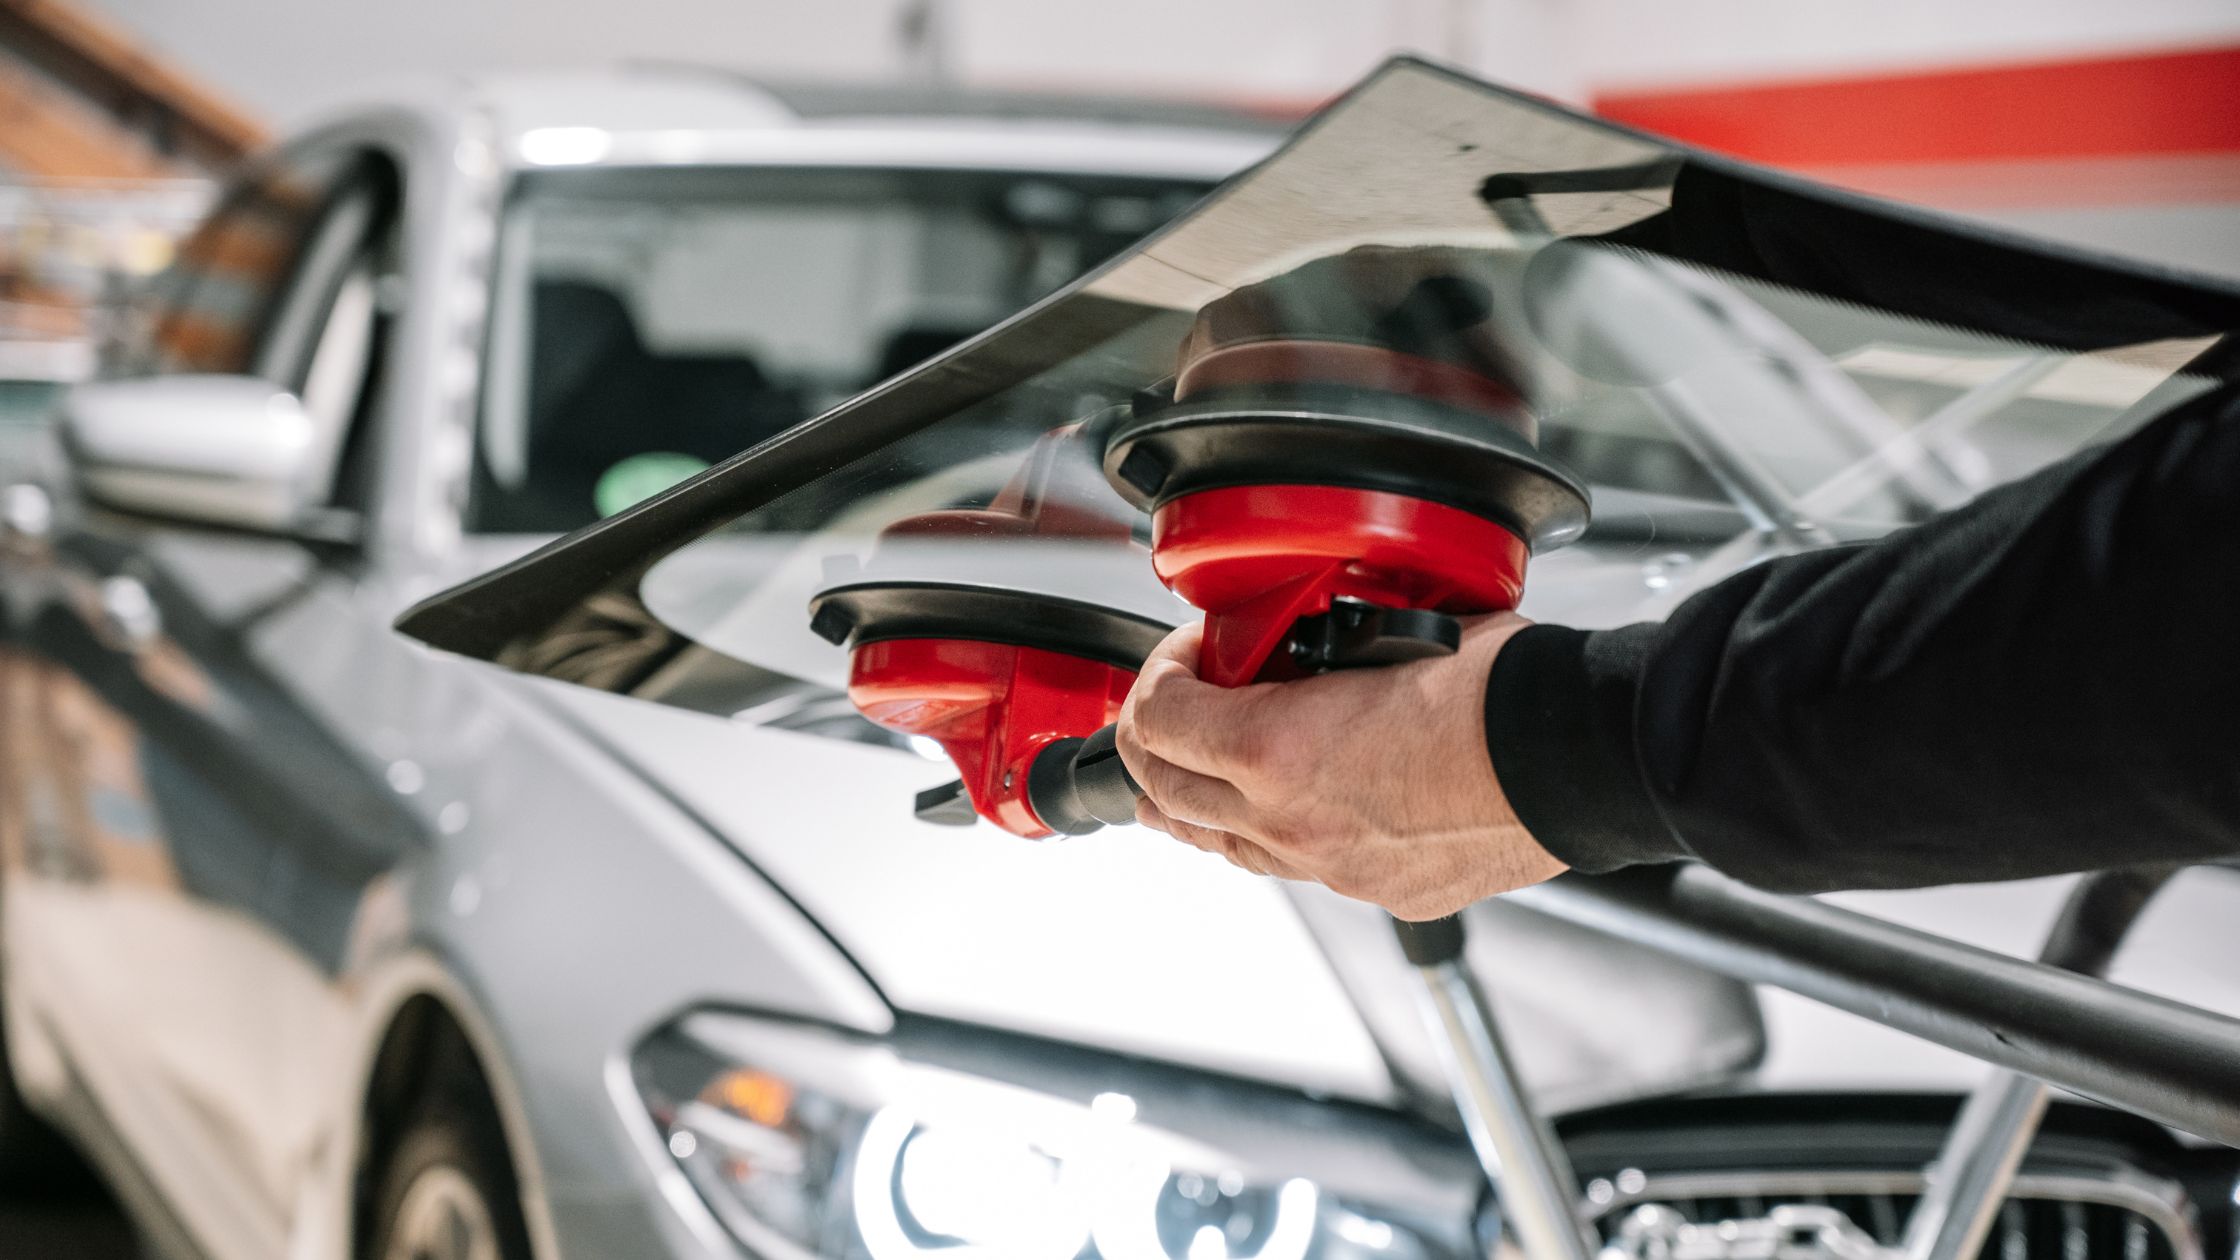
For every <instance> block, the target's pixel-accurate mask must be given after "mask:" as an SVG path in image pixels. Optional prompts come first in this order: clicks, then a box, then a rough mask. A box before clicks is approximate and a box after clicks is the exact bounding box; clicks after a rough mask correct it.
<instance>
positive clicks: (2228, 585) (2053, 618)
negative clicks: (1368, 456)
mask: <svg viewBox="0 0 2240 1260" xmlns="http://www.w3.org/2000/svg"><path fill="white" fill-rule="evenodd" d="M1486 738H1487V745H1488V747H1489V749H1490V750H1491V752H1492V755H1493V763H1494V770H1495V773H1496V775H1497V776H1498V777H1499V780H1500V782H1501V785H1502V787H1503V789H1504V791H1505V792H1506V793H1507V794H1508V797H1509V799H1510V802H1511V803H1512V805H1513V806H1514V807H1515V808H1516V810H1517V813H1518V816H1519V817H1520V818H1521V819H1522V821H1523V822H1524V824H1525V825H1526V826H1527V827H1528V828H1530V829H1531V831H1532V832H1533V834H1534V835H1535V836H1536V837H1538V838H1539V839H1540V840H1541V841H1542V843H1544V844H1545V845H1546V846H1547V847H1548V848H1549V849H1550V850H1551V851H1552V852H1553V853H1554V854H1555V855H1556V856H1557V857H1559V858H1561V859H1563V860H1564V861H1566V862H1568V863H1570V864H1571V865H1572V866H1573V867H1575V868H1577V869H1580V870H1585V871H1605V870H1610V869H1613V868H1616V867H1619V866H1625V865H1630V864H1634V863H1640V862H1656V861H1669V860H1674V859H1678V858H1685V857H1695V858H1700V859H1702V860H1703V861H1705V862H1708V863H1709V864H1711V865H1712V866H1714V867H1717V868H1718V869H1720V870H1722V871H1724V872H1726V873H1727V874H1730V875H1733V876H1735V877H1737V878H1739V879H1742V880H1745V881H1748V882H1750V883H1753V884H1757V885H1759V886H1762V887H1767V888H1774V889H1782V890H1791V891H1820V890H1829V889H1837V888H1896V887H1913V886H1920V885H1927V884H1939V883H1952V882H1962V881H1971V880H1988V879H2009V878H2019V877H2024V876H2031V875H2045V874H2054V873H2059V872H2066V871H2076V870H2085V869H2092V868H2098V867H2106V866H2114V865H2123V864H2129V863H2135V862H2149V861H2165V860H2206V859H2212V858H2217V857H2228V856H2233V855H2240V387H2236V386H2232V385H2226V386H2223V387H2220V388H2218V389H2216V390H2213V391H2211V392H2209V393H2206V394H2203V395H2201V396H2199V397H2196V398H2194V399H2192V400H2190V401H2188V402H2186V403H2183V404H2181V405H2180V406H2178V407H2177V408H2175V409H2173V410H2172V411H2171V412H2170V413H2168V414H2166V415H2164V416H2161V417H2159V418H2158V419H2156V420H2155V421H2153V422H2152V423H2150V424H2148V425H2146V426H2145V427H2143V428H2142V429H2140V430H2139V431H2138V432H2136V433H2134V434H2132V435H2131V436H2129V437H2127V438H2125V439H2124V440H2122V441H2121V442H2118V443H2115V444H2114V445H2111V446H2108V447H2105V448H2101V449H2097V450H2091V451H2086V452H2082V453H2080V454H2078V455H2077V456H2075V457H2073V458H2071V459H2069V460H2067V461H2065V462H2063V463H2060V464H2057V465H2055V466H2053V467H2050V468H2047V469H2045V470H2043V471H2041V472H2040V473H2038V474H2036V475H2034V476H2031V477H2029V478H2026V479H2024V480H2021V481H2018V482H2015V483H2012V484H2010V485H2007V486H2003V487H2000V488H1998V489H1996V490H1993V491H1991V492H1989V493H1987V494H1985V495H1983V496H1981V497H1980V498H1978V499H1977V500H1975V501H1974V502H1972V503H1970V504H1968V505H1966V506H1964V507H1962V508H1960V509H1958V510H1955V511H1953V512H1950V513H1947V514H1945V515H1942V516H1939V517H1937V518H1935V519H1933V520H1930V521H1928V522H1926V523H1924V524H1921V525H1919V526H1915V527H1913V528H1910V529H1907V530H1904V531H1901V532H1899V533H1896V534H1893V535H1891V536H1889V537H1887V538H1885V539H1882V540H1880V541H1877V542H1874V543H1871V544H1867V545H1861V546H1850V547H1839V548H1834V549H1830V550H1826V551H1819V552H1812V553H1808V554H1803V555H1797V556H1790V557H1785V558H1782V559H1778V560H1774V561H1772V562H1769V563H1766V564H1761V565H1758V566H1756V567H1754V568H1751V569H1748V570H1745V571H1743V572H1741V573H1738V574H1736V575H1734V576H1733V577H1730V578H1728V579H1726V580H1725V581H1723V582H1720V583H1719V584H1718V585H1716V586H1713V587H1711V588H1709V589H1707V590H1704V591H1702V592H1700V593H1698V594H1697V595H1696V596H1694V597H1693V598H1691V599H1689V600H1688V601H1687V602H1685V603H1684V604H1682V605H1681V606H1680V607H1679V608H1678V609H1677V610H1675V612H1674V613H1673V615H1672V616H1671V617H1670V618H1669V619H1668V620H1667V621H1665V622H1663V623H1659V624H1647V625H1637V626H1629V627H1626V628H1624V629H1619V630H1610V631H1599V632H1593V633H1587V632H1582V631H1577V630H1571V629H1567V628H1563V627H1558V626H1535V627H1532V628H1530V629H1528V630H1526V631H1524V632H1523V633H1521V634H1519V635H1518V636H1517V637H1516V638H1515V639H1513V640H1511V642H1510V643H1509V645H1508V646H1507V647H1506V648H1505V649H1504V650H1503V652H1502V654H1501V656H1500V657H1499V658H1498V660H1497V661H1496V663H1495V667H1494V671H1493V675H1492V678H1491V680H1490V682H1489V684H1488V686H1487V693H1486Z"/></svg>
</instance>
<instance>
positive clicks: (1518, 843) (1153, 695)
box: [1118, 613, 1566, 920]
mask: <svg viewBox="0 0 2240 1260" xmlns="http://www.w3.org/2000/svg"><path fill="white" fill-rule="evenodd" d="M1530 624H1531V623H1530V622H1528V621H1526V620H1525V619H1524V618H1522V617H1519V616H1517V615H1516V614H1514V613H1500V614H1496V615H1493V616H1489V617H1479V618H1473V619H1471V620H1469V621H1467V622H1465V623H1464V627H1463V634H1462V646H1461V648H1460V650H1458V651H1456V652H1455V653H1454V654H1452V655H1450V656H1443V657H1435V658H1432V659H1429V660H1422V661H1414V662H1410V663H1408V664H1405V665H1391V666H1385V667H1382V668H1377V669H1357V670H1343V671H1339V672H1337V673H1331V674H1323V675H1320V676H1317V677H1313V678H1303V679H1299V680H1297V681H1293V682H1284V683H1255V684H1252V685H1250V686H1246V687H1236V688H1225V687H1216V686H1214V685H1213V684H1211V683H1207V682H1204V681H1201V680H1200V679H1199V678H1198V676H1197V662H1198V644H1199V639H1200V635H1201V633H1202V628H1201V626H1200V625H1199V624H1197V623H1193V624H1191V625H1187V626H1184V627H1182V628H1181V629H1178V630H1176V631H1175V632H1174V633H1172V634H1170V635H1168V636H1167V638H1166V640H1165V641H1164V642H1163V643H1161V644H1160V645H1159V647H1158V649H1157V650H1156V651H1154V652H1153V653H1152V654H1151V658H1150V659H1149V660H1148V661H1146V662H1145V663H1144V667H1143V671H1142V673H1141V674H1139V675H1138V676H1137V678H1136V684H1135V688H1134V690H1133V691H1131V692H1129V694H1128V700H1127V704H1126V705H1125V706H1124V707H1123V708H1122V709H1121V711H1120V728H1119V732H1118V735H1119V739H1118V744H1119V748H1120V757H1121V760H1122V761H1124V762H1126V764H1127V767H1128V772H1129V773H1130V774H1132V775H1134V776H1135V780H1136V782H1137V783H1139V784H1141V785H1143V789H1144V794H1145V795H1144V799H1143V800H1142V801H1141V802H1140V803H1139V804H1138V806H1137V809H1136V821H1138V822H1140V823H1142V824H1143V825H1144V826H1146V827H1151V828H1154V829H1156V830H1159V831H1164V832H1166V833H1167V834H1168V835H1171V836H1173V837H1175V838H1176V839H1178V840H1182V841H1184V842H1185V843H1188V844H1190V845H1193V846H1195V847H1197V848H1200V849H1204V850H1206V851H1207V852H1209V853H1218V854H1220V855H1221V856H1223V857H1225V858H1227V859H1228V860H1229V861H1231V862H1233V863H1235V864H1236V865H1238V866H1241V867H1243V868H1244V869H1246V870H1248V871H1252V872H1254V873H1256V874H1261V875H1274V876H1278V877H1280V878H1283V879H1302V880H1313V881H1315V882H1318V883H1321V884H1324V885H1326V886H1328V887H1329V888H1330V889H1332V890H1333V891H1335V892H1338V893H1342V894H1344V895H1345V896H1348V897H1354V898H1357V899H1359V900H1362V901H1371V902H1375V903H1376V904H1378V905H1380V906H1383V907H1384V908H1385V909H1387V910H1389V911H1391V912H1392V913H1393V914H1394V915H1397V916H1398V917H1400V918H1403V919H1413V920H1423V919H1435V918H1438V917H1439V916H1441V915H1445V914H1451V913H1453V912H1454V911H1456V910H1459V909H1461V908H1462V907H1463V906H1466V905H1468V904H1470V903H1471V902H1473V901H1477V900H1480V899H1482V898H1485V897H1490V896H1493V895H1494V894H1496V893H1502V892H1507V891H1509V890H1510V889H1513V888H1522V887H1524V886H1525V885H1527V884H1536V883H1539V882H1540V881H1541V880H1544V879H1548V878H1551V877H1553V876H1555V875H1559V874H1561V873H1562V872H1563V871H1564V870H1565V869H1566V868H1565V866H1564V864H1563V863H1562V862H1561V861H1559V860H1557V859H1556V858H1555V857H1554V856H1553V855H1551V854H1550V853H1549V852H1548V851H1547V850H1546V849H1544V848H1542V847H1541V846H1540V843H1539V842H1538V841H1536V840H1534V839H1533V838H1532V834H1531V833H1530V832H1528V831H1526V830H1525V828H1524V824H1522V823H1520V822H1519V821H1517V816H1516V813H1515V812H1514V811H1513V810H1511V809H1510V808H1509V802H1508V799H1507V798H1506V797H1504V796H1503V795H1502V793H1501V787H1500V784H1499V783H1498V782H1497V781H1496V779H1495V776H1494V771H1493V763H1492V760H1491V758H1490V757H1489V756H1488V754H1487V752H1486V739H1485V694H1486V679H1487V677H1488V675H1489V674H1490V673H1491V671H1492V669H1493V661H1494V657H1495V656H1496V655H1497V654H1499V652H1500V651H1501V647H1502V645H1503V644H1505V643H1507V642H1508V641H1509V638H1510V637H1511V636H1512V635H1514V634H1516V633H1517V631H1519V630H1522V629H1523V628H1525V627H1526V626H1527V625H1530Z"/></svg>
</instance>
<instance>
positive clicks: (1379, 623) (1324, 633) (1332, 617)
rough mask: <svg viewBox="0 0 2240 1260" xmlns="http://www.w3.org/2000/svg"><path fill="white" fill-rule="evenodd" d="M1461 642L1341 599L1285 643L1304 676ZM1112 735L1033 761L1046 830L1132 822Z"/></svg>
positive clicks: (1458, 629)
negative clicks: (1288, 644)
mask: <svg viewBox="0 0 2240 1260" xmlns="http://www.w3.org/2000/svg"><path fill="white" fill-rule="evenodd" d="M1461 638H1462V626H1461V623H1460V622H1458V621H1456V620H1455V619H1454V618H1452V617H1449V616H1447V615H1446V614H1444V613H1436V612H1430V611H1426V610H1423V609H1410V608H1379V607H1376V606H1374V605H1370V604H1364V603H1360V602H1359V601H1353V600H1343V601H1339V602H1338V603H1336V604H1335V605H1333V606H1332V607H1331V609H1330V611H1328V612H1326V613H1322V614H1319V615H1317V616H1313V617H1307V618H1303V619H1301V620H1300V621H1299V622H1298V623H1297V624H1296V625H1294V626H1293V627H1292V631H1291V635H1290V639H1289V643H1290V649H1291V655H1292V657H1293V659H1294V660H1295V661H1296V663H1297V664H1298V666H1299V667H1300V668H1301V670H1302V671H1303V672H1306V673H1313V674H1318V673H1323V672H1326V671H1329V670H1333V669H1358V668H1362V667H1365V666H1375V665H1389V664H1397V663H1399V662H1402V661H1411V660H1421V659H1423V658H1425V657H1428V656H1444V655H1447V654H1448V653H1451V652H1453V651H1454V650H1455V647H1456V645H1457V644H1459V643H1460V642H1461ZM1117 731H1118V728H1117V727H1114V726H1107V727H1105V728H1104V729H1102V730H1100V731H1098V732H1097V733H1096V734H1094V735H1091V736H1089V737H1088V738H1086V739H1061V740H1057V741H1054V742H1053V743H1051V744H1049V745H1048V746H1047V747H1045V748H1044V749H1043V750H1042V752H1041V753H1040V754H1038V755H1037V756H1036V757H1035V760H1034V764H1033V766H1031V767H1030V768H1029V769H1028V772H1027V805H1028V807H1029V808H1030V809H1032V810H1034V813H1035V817H1037V818H1040V819H1041V820H1042V821H1043V824H1044V825H1045V826H1047V827H1049V828H1050V830H1052V831H1055V832H1058V833H1059V834H1060V835H1068V836H1081V835H1087V834H1088V833H1090V832H1092V831H1095V830H1097V829H1098V828H1099V827H1107V826H1115V825H1118V824H1121V823H1132V822H1134V821H1135V820H1136V802H1137V801H1138V800H1141V799H1142V797H1143V788H1142V786H1141V785H1139V784H1138V783H1137V782H1136V781H1135V777H1134V776H1132V775H1130V774H1129V773H1128V767H1127V766H1126V765H1125V764H1124V763H1122V762H1121V760H1120V748H1119V745H1118V743H1117V742H1116V740H1115V737H1116V734H1117ZM923 816H926V815H925V814H924V812H923V810H921V817H923Z"/></svg>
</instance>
